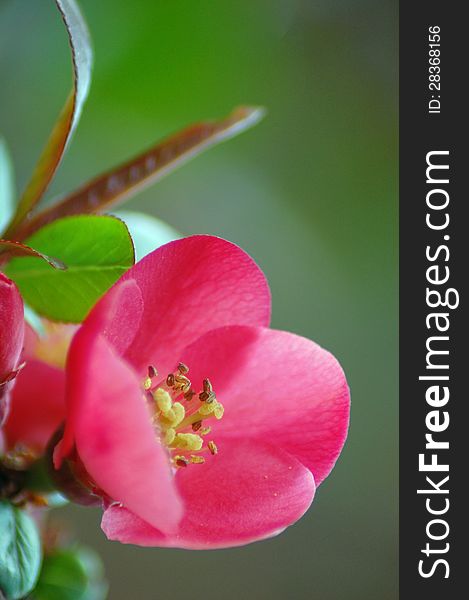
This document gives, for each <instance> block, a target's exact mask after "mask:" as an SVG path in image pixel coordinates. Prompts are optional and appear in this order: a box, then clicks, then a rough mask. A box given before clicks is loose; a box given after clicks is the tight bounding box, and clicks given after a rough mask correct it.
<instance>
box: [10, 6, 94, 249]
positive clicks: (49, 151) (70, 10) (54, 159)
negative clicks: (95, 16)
mask: <svg viewBox="0 0 469 600" xmlns="http://www.w3.org/2000/svg"><path fill="white" fill-rule="evenodd" d="M55 1H56V4H57V7H58V9H59V11H60V13H61V15H62V19H63V21H64V23H65V27H66V28H67V33H68V37H69V41H70V47H71V50H72V63H73V88H72V91H71V93H70V95H69V97H68V99H67V101H66V103H65V106H64V107H63V109H62V112H61V113H60V115H59V118H58V120H57V122H56V124H55V126H54V128H53V130H52V132H51V134H50V137H49V139H48V140H47V143H46V145H45V147H44V149H43V151H42V154H41V156H40V157H39V160H38V162H37V165H36V167H35V169H34V171H33V174H32V177H31V180H30V181H29V183H28V185H27V186H26V189H25V191H24V193H23V195H22V196H21V198H20V201H19V203H18V206H17V209H16V212H15V215H14V216H13V219H12V221H11V223H10V225H9V227H8V229H7V231H6V232H5V236H6V237H8V238H14V239H19V237H18V236H17V235H16V231H17V229H18V227H19V225H20V224H21V223H22V222H23V221H24V220H25V219H26V218H27V217H28V215H29V214H30V212H31V211H32V210H33V209H34V207H35V206H36V205H37V203H38V202H39V200H40V199H41V198H42V196H43V194H44V192H45V191H46V189H47V187H48V185H49V183H50V182H51V180H52V178H53V176H54V173H55V171H56V170H57V167H58V166H59V164H60V161H61V159H62V156H63V154H64V152H65V150H66V147H67V144H68V142H69V141H70V138H71V136H72V134H73V132H74V130H75V127H76V125H77V123H78V120H79V118H80V115H81V110H82V107H83V103H84V102H85V100H86V97H87V95H88V90H89V87H90V81H91V66H92V60H93V55H92V51H91V43H90V37H89V33H88V29H87V26H86V24H85V21H84V19H83V17H82V15H81V13H80V10H79V8H78V6H77V4H76V3H75V0H55ZM23 239H24V236H23Z"/></svg>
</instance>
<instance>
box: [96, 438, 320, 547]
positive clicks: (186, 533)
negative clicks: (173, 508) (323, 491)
mask: <svg viewBox="0 0 469 600" xmlns="http://www.w3.org/2000/svg"><path fill="white" fill-rule="evenodd" d="M176 479H177V482H178V489H179V492H180V494H181V496H182V497H183V499H184V502H185V513H184V518H183V520H182V522H181V524H180V526H179V530H178V533H177V534H176V535H173V536H164V535H163V534H162V533H161V532H160V531H158V530H156V529H154V528H152V527H150V526H149V525H148V524H147V523H145V522H144V521H142V520H141V519H139V518H138V517H137V516H135V515H133V514H132V513H131V512H129V511H126V510H125V509H122V508H119V507H116V506H113V507H111V508H108V509H107V510H106V512H105V513H104V517H103V522H102V527H103V530H104V532H105V534H106V535H107V537H108V538H109V539H112V540H117V541H120V542H123V543H127V544H137V545H141V546H170V547H179V548H188V549H213V548H226V547H230V546H241V545H244V544H249V543H250V542H254V541H257V540H261V539H264V538H267V537H271V536H273V535H276V534H278V533H280V532H281V531H283V529H285V528H286V527H288V526H289V525H291V524H292V523H294V522H295V521H297V520H298V519H299V518H300V517H301V516H302V515H303V514H304V513H305V512H306V510H307V509H308V507H309V506H310V504H311V502H312V500H313V497H314V480H313V477H312V475H311V473H310V471H308V469H306V468H305V467H304V466H303V465H301V463H299V462H298V461H297V460H296V459H295V458H293V457H292V456H290V455H288V454H287V453H285V452H283V451H281V450H280V449H279V448H277V447H275V446H269V445H267V444H262V443H255V442H237V443H236V444H232V445H231V446H230V445H227V446H224V447H223V449H222V450H221V451H220V453H219V454H217V455H216V456H213V457H209V458H207V461H206V463H205V464H203V465H190V466H189V467H187V468H185V469H179V470H178V473H177V476H176Z"/></svg>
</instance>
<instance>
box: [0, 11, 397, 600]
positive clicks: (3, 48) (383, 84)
mask: <svg viewBox="0 0 469 600" xmlns="http://www.w3.org/2000/svg"><path fill="white" fill-rule="evenodd" d="M81 6H82V8H83V11H84V13H85V15H86V18H87V20H88V23H89V27H90V30H91V33H92V37H93V41H94V48H95V59H96V60H95V70H94V79H93V85H92V89H91V94H90V98H89V100H88V102H87V105H86V106H85V110H84V114H83V118H82V121H81V125H80V127H79V129H78V132H77V134H76V137H75V139H74V143H73V145H72V146H71V148H70V150H69V153H68V154H67V157H66V159H65V161H64V163H63V166H62V168H61V169H60V172H59V175H58V177H57V179H56V182H55V183H54V185H53V188H52V190H51V194H50V195H53V194H54V193H57V192H59V191H60V192H62V191H67V190H71V189H73V188H74V187H75V186H76V185H77V184H79V183H80V182H82V181H83V180H84V179H87V178H89V177H91V176H93V175H95V174H97V173H98V172H99V171H101V170H102V169H104V168H107V167H110V166H112V165H113V164H115V163H116V162H119V161H121V160H123V159H126V158H128V157H130V156H132V155H133V154H135V153H137V152H138V151H140V150H142V149H144V148H145V147H147V146H149V145H151V144H152V143H154V142H155V141H156V140H158V139H159V138H161V137H162V136H164V135H166V134H168V133H170V132H173V131H175V130H177V129H179V128H181V127H182V126H184V125H187V124H189V123H190V122H193V121H196V120H199V119H201V118H212V117H220V116H224V115H225V114H227V113H228V112H229V111H230V110H231V108H232V107H234V106H235V105H238V104H245V103H250V104H261V105H264V106H266V107H267V108H268V110H269V114H268V117H267V119H266V120H265V121H264V122H263V123H261V124H260V125H259V126H258V127H256V128H255V129H253V130H251V131H249V132H247V133H246V134H244V135H243V136H241V137H239V138H236V139H235V140H232V141H230V142H228V143H226V144H224V145H221V146H219V147H217V148H216V149H213V150H211V151H210V152H208V153H207V154H204V155H203V156H201V157H199V158H197V159H196V160H194V161H193V162H191V163H190V164H189V165H187V166H185V167H183V168H182V169H181V170H179V171H177V172H176V173H174V174H172V175H171V176H170V177H168V178H166V179H165V180H163V181H162V182H160V183H158V184H157V185H156V186H155V187H153V188H151V189H150V190H147V191H146V192H144V193H142V194H141V195H139V196H138V197H137V198H136V199H135V200H133V201H132V202H131V203H129V204H128V205H127V207H131V208H133V209H134V208H138V209H144V210H146V211H150V212H152V213H154V214H155V215H157V216H159V217H160V218H162V219H164V220H166V221H167V222H168V223H170V224H171V225H173V226H174V227H176V228H178V229H179V230H180V231H182V232H184V233H187V234H190V233H212V234H217V235H220V236H223V237H225V238H227V239H230V240H232V241H234V242H237V243H239V244H240V245H241V246H242V247H244V248H245V249H246V250H247V251H248V252H250V253H251V255H252V256H253V257H254V258H255V259H256V260H257V261H258V263H259V264H260V265H261V266H262V268H263V269H264V271H265V272H266V274H267V276H268V278H269V280H270V284H271V287H272V292H273V325H274V326H275V327H276V328H280V329H288V330H291V331H294V332H296V333H300V334H302V335H305V336H307V337H310V338H312V339H314V340H316V341H317V342H319V343H320V344H321V345H323V346H325V347H326V348H328V349H329V350H331V351H332V352H333V353H334V354H335V355H336V356H337V357H338V358H339V360H340V361H341V363H342V365H343V366H344V368H345V371H346V373H347V374H348V378H349V382H350V386H351V389H352V423H351V429H350V435H349V439H348V442H347V445H346V447H345V450H344V452H343V454H342V456H341V458H340V460H339V462H338V464H337V466H336V468H335V470H334V472H333V474H332V475H331V477H330V478H329V479H328V480H326V482H325V483H324V484H323V486H322V487H321V488H320V489H319V492H318V494H317V497H316V500H315V502H314V504H313V506H312V508H311V510H310V511H309V512H308V513H307V515H306V516H305V517H304V518H303V519H302V520H301V521H300V522H299V523H297V524H296V525H295V526H293V527H291V528H290V529H288V530H287V531H286V532H285V533H284V534H283V535H281V536H280V537H278V538H275V539H272V540H269V541H266V542H261V543H257V544H253V545H251V546H247V547H244V548H238V549H233V550H225V551H215V552H187V551H181V550H159V549H154V550H153V549H152V550H148V549H140V548H135V547H131V546H121V545H118V544H115V543H109V542H107V541H106V540H105V538H104V536H103V535H102V534H101V532H100V530H99V529H98V523H99V512H95V511H93V510H89V509H88V510H87V509H79V508H73V509H67V510H68V516H69V517H71V518H73V519H74V522H75V526H76V529H77V531H78V532H79V535H80V539H81V540H82V541H84V542H87V543H90V544H92V545H93V546H94V547H95V548H97V549H98V550H99V551H100V552H101V554H102V556H103V557H104V560H105V563H106V570H107V574H108V577H109V579H110V582H111V591H110V598H111V599H112V600H123V599H128V598H142V599H145V600H146V599H149V600H153V599H166V598H171V600H182V599H185V598H187V597H189V596H190V597H192V596H198V595H202V596H203V597H204V598H206V599H207V600H212V599H213V600H215V599H216V598H220V597H222V598H223V599H224V600H231V599H238V598H246V599H248V600H251V599H253V600H254V599H255V600H257V599H259V600H263V599H269V600H270V599H280V598H293V599H306V598H308V599H309V598H314V599H320V600H342V599H347V600H353V599H357V600H358V599H360V600H362V599H366V600H368V599H370V600H371V599H372V600H375V599H377V598H379V599H380V600H387V599H394V598H397V358H396V357H397V278H396V274H397V2H395V1H394V0H392V1H388V0H381V1H380V2H375V1H372V0H317V1H314V0H313V1H306V0H270V1H267V0H224V1H221V2H213V1H212V2H210V1H207V0H202V1H198V2H194V1H191V0H178V1H173V2H170V1H169V0H166V1H163V0H160V1H157V0H136V1H135V2H129V1H128V0H100V1H96V0H81ZM69 84H70V57H69V53H68V49H67V42H66V35H65V33H64V29H63V27H62V24H61V22H60V19H59V16H58V14H57V11H56V10H55V8H54V3H53V2H52V0H0V131H1V132H2V133H3V134H4V136H5V137H6V138H7V141H8V142H9V144H10V147H11V150H12V153H13V157H14V161H15V166H16V172H17V181H18V186H19V188H21V187H23V186H24V184H25V182H26V177H27V175H28V173H29V172H30V171H31V168H32V166H33V163H34V160H35V159H36V157H37V155H38V152H39V150H40V148H41V146H42V144H43V142H44V141H45V139H46V136H47V134H48V132H49V130H50V127H51V125H52V123H53V121H54V119H55V116H56V114H57V113H58V111H59V109H60V107H61V105H62V103H63V101H64V100H65V97H66V93H67V91H68V88H69Z"/></svg>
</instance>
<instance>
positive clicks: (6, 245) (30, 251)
mask: <svg viewBox="0 0 469 600" xmlns="http://www.w3.org/2000/svg"><path fill="white" fill-rule="evenodd" d="M0 248H1V249H2V250H3V253H2V256H1V259H2V260H5V259H6V258H9V257H13V256H32V257H36V258H42V259H43V260H45V261H46V262H48V263H49V264H50V266H51V267H53V268H54V269H59V270H61V271H64V270H65V269H66V268H67V267H66V265H65V264H64V263H63V262H62V261H61V260H58V259H57V258H52V257H51V256H47V254H43V253H42V252H39V251H38V250H34V248H31V247H30V246H26V245H25V244H22V243H21V242H13V241H11V240H0Z"/></svg>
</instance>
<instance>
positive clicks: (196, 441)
mask: <svg viewBox="0 0 469 600" xmlns="http://www.w3.org/2000/svg"><path fill="white" fill-rule="evenodd" d="M203 443H204V441H203V440H202V438H201V437H200V436H199V435H196V434H195V433H177V434H176V437H175V438H174V440H173V442H172V444H171V446H172V447H173V448H180V449H181V450H200V449H201V448H202V446H203Z"/></svg>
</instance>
